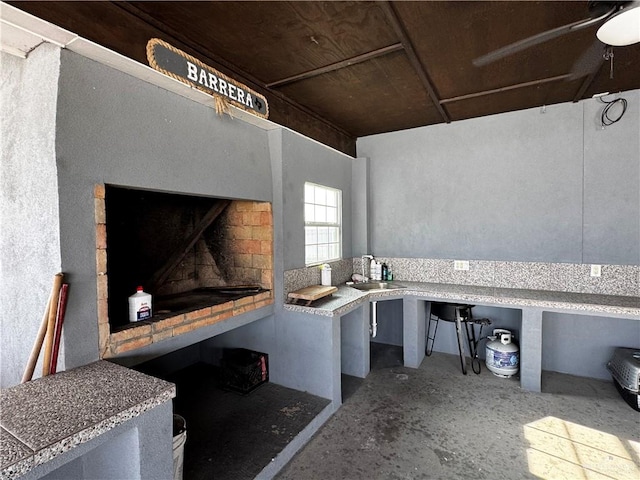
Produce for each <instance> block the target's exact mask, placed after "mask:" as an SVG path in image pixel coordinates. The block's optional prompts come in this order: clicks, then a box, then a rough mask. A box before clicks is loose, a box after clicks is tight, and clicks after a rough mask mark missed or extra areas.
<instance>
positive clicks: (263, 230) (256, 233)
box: [251, 225, 273, 240]
mask: <svg viewBox="0 0 640 480" xmlns="http://www.w3.org/2000/svg"><path fill="white" fill-rule="evenodd" d="M251 228H252V231H251V238H253V239H254V240H273V229H272V228H271V225H261V226H258V227H251Z"/></svg>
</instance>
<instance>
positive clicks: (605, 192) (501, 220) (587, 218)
mask: <svg viewBox="0 0 640 480" xmlns="http://www.w3.org/2000/svg"><path fill="white" fill-rule="evenodd" d="M623 96H624V97H625V98H627V99H628V101H629V107H628V110H627V112H626V114H625V116H624V117H623V119H622V120H621V121H620V122H618V123H616V124H614V125H613V126H610V127H607V128H606V129H605V130H602V129H601V128H600V127H599V126H598V124H597V121H598V120H599V117H600V111H601V109H602V105H601V104H600V103H598V102H597V101H596V100H587V101H583V102H580V103H576V104H573V103H568V104H560V105H553V106H548V107H546V109H545V112H546V113H542V112H541V110H540V109H530V110H524V111H519V112H511V113H505V114H501V115H495V116H490V117H483V118H478V119H472V120H466V121H460V122H454V123H452V124H449V125H437V126H431V127H425V128H418V129H413V130H406V131H401V132H394V133H388V134H382V135H375V136H371V137H364V138H360V139H359V140H358V145H357V146H358V156H359V157H369V159H370V184H369V188H370V194H369V195H370V205H369V225H370V229H371V239H370V243H371V249H372V251H373V253H374V254H375V255H377V256H395V257H403V256H404V257H426V258H458V259H475V260H505V261H542V262H568V263H612V264H634V265H635V264H640V247H639V245H640V141H639V139H638V130H639V128H640V122H639V117H638V115H639V113H638V111H639V109H640V91H638V90H635V91H632V92H624V94H623Z"/></svg>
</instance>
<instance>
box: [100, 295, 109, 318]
mask: <svg viewBox="0 0 640 480" xmlns="http://www.w3.org/2000/svg"><path fill="white" fill-rule="evenodd" d="M102 324H109V302H107V299H106V298H104V299H98V325H102Z"/></svg>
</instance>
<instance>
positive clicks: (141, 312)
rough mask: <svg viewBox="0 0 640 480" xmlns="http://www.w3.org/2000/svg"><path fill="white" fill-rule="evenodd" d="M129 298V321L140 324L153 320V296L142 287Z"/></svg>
mask: <svg viewBox="0 0 640 480" xmlns="http://www.w3.org/2000/svg"><path fill="white" fill-rule="evenodd" d="M136 290H137V291H136V293H134V294H133V295H131V296H130V297H129V321H130V322H140V321H142V320H148V319H150V318H151V314H152V312H151V295H150V294H148V293H147V292H145V291H144V290H143V289H142V287H138V288H137V289H136Z"/></svg>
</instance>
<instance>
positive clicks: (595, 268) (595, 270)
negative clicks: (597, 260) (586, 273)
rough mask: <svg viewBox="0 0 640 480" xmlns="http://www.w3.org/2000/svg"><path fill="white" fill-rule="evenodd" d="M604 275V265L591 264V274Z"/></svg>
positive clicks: (594, 275)
mask: <svg viewBox="0 0 640 480" xmlns="http://www.w3.org/2000/svg"><path fill="white" fill-rule="evenodd" d="M600 275H602V265H591V276H592V277H599V276H600Z"/></svg>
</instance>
